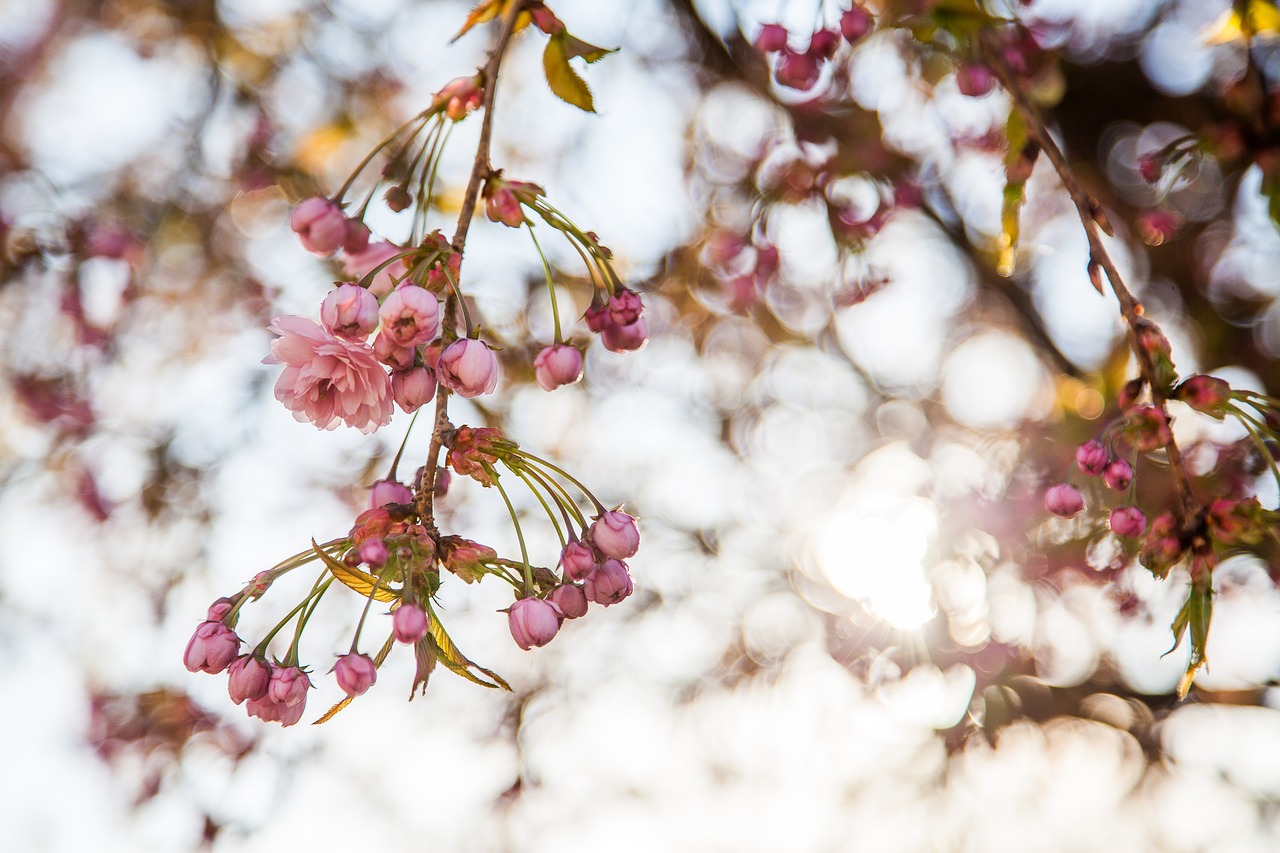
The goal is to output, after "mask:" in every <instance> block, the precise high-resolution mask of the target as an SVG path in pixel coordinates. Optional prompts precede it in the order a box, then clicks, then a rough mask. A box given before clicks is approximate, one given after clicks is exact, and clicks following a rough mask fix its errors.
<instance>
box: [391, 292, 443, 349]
mask: <svg viewBox="0 0 1280 853" xmlns="http://www.w3.org/2000/svg"><path fill="white" fill-rule="evenodd" d="M378 319H380V320H381V321H382V333H383V334H384V335H386V336H387V337H389V338H390V339H391V340H392V342H394V343H395V344H396V345H397V346H402V347H414V346H417V345H418V344H425V343H426V342H427V341H429V340H431V339H432V338H434V337H435V336H436V335H437V334H438V333H439V331H440V301H439V300H438V299H436V297H435V294H433V293H428V292H427V291H426V290H423V289H422V288H421V287H418V285H416V284H410V283H405V284H402V285H400V286H399V287H397V288H396V289H395V290H393V291H391V293H390V294H388V296H387V298H386V299H384V300H383V302H382V307H381V308H379V309H378Z"/></svg>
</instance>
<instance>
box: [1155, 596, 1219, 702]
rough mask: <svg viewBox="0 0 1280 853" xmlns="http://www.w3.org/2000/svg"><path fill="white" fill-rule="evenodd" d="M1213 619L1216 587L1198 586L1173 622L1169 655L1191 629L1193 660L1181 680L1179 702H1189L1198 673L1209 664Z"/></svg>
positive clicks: (1179, 681) (1179, 682) (1179, 683)
mask: <svg viewBox="0 0 1280 853" xmlns="http://www.w3.org/2000/svg"><path fill="white" fill-rule="evenodd" d="M1212 619H1213V587H1212V585H1211V582H1203V583H1194V584H1192V586H1191V592H1190V594H1188V596H1187V600H1186V601H1185V602H1184V603H1183V605H1182V609H1181V610H1179V611H1178V615H1177V617H1175V618H1174V620H1173V625H1171V626H1170V627H1171V628H1172V629H1173V648H1172V649H1169V651H1167V652H1165V654H1166V655H1167V654H1169V653H1171V652H1172V651H1173V650H1174V649H1176V648H1178V646H1180V645H1182V638H1183V637H1184V636H1186V633H1187V629H1188V628H1189V629H1190V630H1191V659H1190V661H1188V663H1187V671H1186V672H1184V673H1183V674H1182V678H1180V679H1179V680H1178V690H1177V692H1178V698H1179V699H1185V698H1186V696H1187V691H1188V690H1190V689H1191V682H1192V681H1194V680H1195V677H1196V672H1197V671H1199V669H1200V667H1202V666H1204V665H1205V663H1207V658H1206V657H1205V649H1206V648H1207V647H1208V645H1209V624H1210V622H1211V621H1212Z"/></svg>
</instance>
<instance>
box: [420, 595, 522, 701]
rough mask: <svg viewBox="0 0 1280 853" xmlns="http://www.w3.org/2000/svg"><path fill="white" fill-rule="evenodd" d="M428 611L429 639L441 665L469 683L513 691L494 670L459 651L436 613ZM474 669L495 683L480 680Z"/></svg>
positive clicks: (428, 608) (429, 609)
mask: <svg viewBox="0 0 1280 853" xmlns="http://www.w3.org/2000/svg"><path fill="white" fill-rule="evenodd" d="M427 611H428V612H429V613H430V616H431V618H430V619H429V620H428V622H429V624H430V630H429V633H428V634H427V637H428V638H429V639H430V640H431V643H432V645H433V646H435V652H436V655H437V656H438V657H439V659H440V662H441V663H443V664H444V665H445V666H446V667H448V668H449V669H450V670H452V671H453V672H455V673H457V674H458V675H461V676H462V677H463V678H465V679H467V680H468V681H473V682H475V683H476V684H479V685H482V686H484V687H492V688H495V689H496V688H499V687H501V688H502V689H503V690H506V691H507V692H510V691H511V685H510V684H507V682H506V681H505V680H504V679H503V678H502V676H500V675H498V674H497V673H495V672H493V671H492V670H489V669H486V668H484V667H483V666H480V665H479V664H478V663H476V662H475V661H472V660H469V659H468V658H467V656H466V655H464V654H463V653H462V652H461V651H459V650H458V647H457V646H455V645H454V644H453V640H451V639H450V638H449V634H448V632H447V631H445V629H444V625H442V624H440V620H439V619H437V618H436V614H435V611H434V610H432V609H431V606H430V605H428V606H427ZM472 668H475V669H477V670H479V671H480V672H482V673H484V674H485V675H487V676H489V677H490V678H492V679H493V683H490V682H488V681H485V680H484V679H483V678H480V677H479V676H478V675H476V674H475V673H473V672H472V671H471V669H472Z"/></svg>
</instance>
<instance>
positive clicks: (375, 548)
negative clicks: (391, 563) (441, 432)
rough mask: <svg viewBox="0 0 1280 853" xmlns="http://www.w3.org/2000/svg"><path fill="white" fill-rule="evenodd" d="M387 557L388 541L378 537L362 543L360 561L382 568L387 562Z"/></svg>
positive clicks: (371, 566) (372, 566)
mask: <svg viewBox="0 0 1280 853" xmlns="http://www.w3.org/2000/svg"><path fill="white" fill-rule="evenodd" d="M387 557H388V553H387V543H386V542H384V541H382V540H381V539H379V538H378V537H376V536H375V537H373V538H371V539H366V540H364V541H363V542H361V543H360V561H361V562H362V563H364V564H365V565H367V566H369V567H370V568H374V569H380V568H382V567H383V566H384V565H386V563H387Z"/></svg>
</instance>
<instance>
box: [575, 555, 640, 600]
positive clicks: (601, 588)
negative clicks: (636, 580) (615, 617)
mask: <svg viewBox="0 0 1280 853" xmlns="http://www.w3.org/2000/svg"><path fill="white" fill-rule="evenodd" d="M632 589H633V587H632V584H631V573H630V572H628V571H627V564H626V563H624V562H622V561H621V560H605V561H604V562H603V563H601V564H600V566H599V567H598V568H597V569H596V570H595V571H594V572H592V573H591V575H590V576H589V577H588V578H587V579H586V580H585V581H583V582H582V591H583V592H584V593H586V596H587V599H588V600H589V601H594V602H595V603H596V604H602V605H604V606H605V607H609V606H610V605H613V604H617V603H618V602H619V601H621V600H622V599H624V598H626V597H627V596H628V595H630V594H631V592H632Z"/></svg>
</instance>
